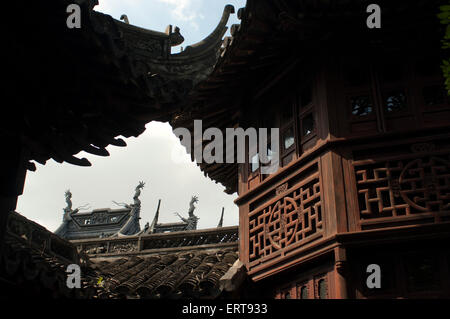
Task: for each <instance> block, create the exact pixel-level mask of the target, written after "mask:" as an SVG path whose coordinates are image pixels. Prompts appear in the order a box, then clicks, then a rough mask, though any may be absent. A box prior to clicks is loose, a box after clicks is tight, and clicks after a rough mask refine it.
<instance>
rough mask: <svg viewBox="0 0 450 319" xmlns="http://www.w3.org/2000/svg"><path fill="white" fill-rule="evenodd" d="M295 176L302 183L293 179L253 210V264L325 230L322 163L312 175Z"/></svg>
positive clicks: (250, 229)
mask: <svg viewBox="0 0 450 319" xmlns="http://www.w3.org/2000/svg"><path fill="white" fill-rule="evenodd" d="M302 177H304V178H302ZM295 178H296V181H299V182H298V183H296V184H295V185H292V186H291V183H290V182H291V181H289V182H288V185H289V186H290V188H289V189H286V191H285V192H283V193H281V194H280V195H278V196H276V197H275V198H274V199H273V200H270V201H268V202H266V203H265V204H262V205H261V206H259V207H258V208H255V209H254V210H253V211H251V212H250V213H249V262H250V267H251V266H253V265H257V264H259V263H261V262H264V261H265V260H268V259H271V258H274V257H277V256H279V255H280V254H284V253H286V252H288V251H290V250H291V249H294V248H297V247H299V246H301V245H302V244H304V243H305V242H306V241H307V240H308V239H309V238H310V237H312V236H313V235H316V234H320V233H321V232H322V230H323V224H322V223H323V222H322V206H321V189H320V176H319V170H318V165H317V164H316V165H314V166H313V170H312V171H311V170H309V171H308V175H306V176H302V174H301V173H299V174H298V175H296V176H295ZM282 186H283V185H282ZM283 187H285V186H283Z"/></svg>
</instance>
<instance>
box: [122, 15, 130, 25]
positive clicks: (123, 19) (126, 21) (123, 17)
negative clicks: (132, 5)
mask: <svg viewBox="0 0 450 319" xmlns="http://www.w3.org/2000/svg"><path fill="white" fill-rule="evenodd" d="M120 20H122V21H123V22H125V23H126V24H130V21H129V20H128V17H127V15H126V14H122V15H121V16H120Z"/></svg>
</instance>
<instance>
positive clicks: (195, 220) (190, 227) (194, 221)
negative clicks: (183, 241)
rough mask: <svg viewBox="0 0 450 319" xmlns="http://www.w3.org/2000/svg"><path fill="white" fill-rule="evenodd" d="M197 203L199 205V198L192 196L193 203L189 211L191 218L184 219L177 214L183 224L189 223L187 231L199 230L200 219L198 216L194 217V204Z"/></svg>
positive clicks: (190, 204)
mask: <svg viewBox="0 0 450 319" xmlns="http://www.w3.org/2000/svg"><path fill="white" fill-rule="evenodd" d="M195 203H198V197H197V196H192V198H191V202H190V203H189V211H188V214H189V217H188V218H187V219H186V218H183V216H181V215H180V214H178V213H175V215H177V216H178V217H180V219H181V220H182V221H183V222H185V223H187V226H186V230H196V229H197V223H198V220H199V219H200V218H198V217H197V216H195V215H194V210H195V206H194V204H195Z"/></svg>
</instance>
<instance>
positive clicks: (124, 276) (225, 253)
mask: <svg viewBox="0 0 450 319" xmlns="http://www.w3.org/2000/svg"><path fill="white" fill-rule="evenodd" d="M237 259H238V254H237V249H233V248H231V249H230V248H229V249H214V250H209V251H196V250H192V251H187V252H178V253H171V254H154V255H150V256H148V257H143V256H141V257H139V256H133V257H128V258H117V259H115V260H113V261H108V260H103V261H94V264H93V265H92V266H91V267H92V269H93V270H94V271H96V272H97V274H98V276H99V277H103V279H104V287H105V289H106V290H107V291H108V292H111V293H113V294H115V295H117V296H122V297H125V296H126V297H128V298H207V299H210V298H215V297H217V296H219V295H220V293H221V289H220V283H219V281H220V279H221V278H222V277H223V276H224V275H225V273H226V272H227V271H228V270H229V269H230V268H231V267H232V266H233V264H234V263H235V261H236V260H237Z"/></svg>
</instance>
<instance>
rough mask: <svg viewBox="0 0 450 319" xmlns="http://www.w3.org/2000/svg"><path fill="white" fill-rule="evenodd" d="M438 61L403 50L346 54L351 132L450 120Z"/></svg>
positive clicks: (346, 100) (344, 65) (343, 67)
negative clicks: (374, 53)
mask: <svg viewBox="0 0 450 319" xmlns="http://www.w3.org/2000/svg"><path fill="white" fill-rule="evenodd" d="M439 61H440V58H439V57H436V56H427V57H424V58H423V59H422V58H415V57H409V56H407V55H405V54H402V53H397V54H391V53H389V55H386V56H383V55H377V56H372V57H370V54H366V53H361V54H360V55H359V56H347V57H346V58H345V59H344V60H343V62H342V64H341V75H342V76H341V79H342V81H341V82H342V89H343V92H344V100H343V101H344V103H345V104H346V112H347V115H346V118H347V120H348V124H349V127H350V132H351V133H376V132H380V131H394V130H401V129H405V128H414V127H416V126H417V125H424V124H425V125H436V124H440V123H444V122H445V123H448V122H449V118H450V107H449V106H450V105H449V98H448V96H447V94H446V91H445V88H444V85H443V79H442V75H441V72H440V70H439ZM424 114H426V115H425V116H424Z"/></svg>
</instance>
